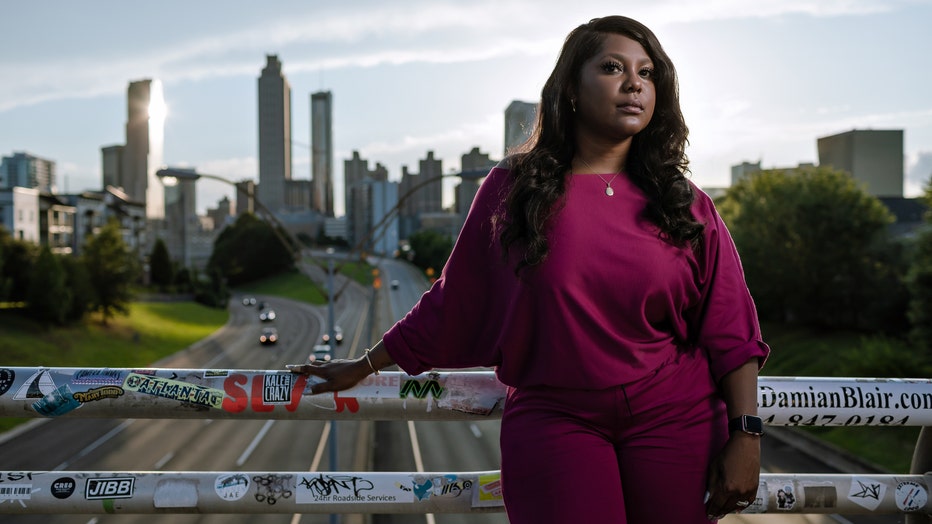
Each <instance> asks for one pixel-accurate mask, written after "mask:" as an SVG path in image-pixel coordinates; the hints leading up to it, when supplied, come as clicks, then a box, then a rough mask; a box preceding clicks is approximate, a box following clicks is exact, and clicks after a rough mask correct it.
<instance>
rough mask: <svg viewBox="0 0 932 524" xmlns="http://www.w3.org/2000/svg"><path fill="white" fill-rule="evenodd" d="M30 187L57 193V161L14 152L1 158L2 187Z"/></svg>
mask: <svg viewBox="0 0 932 524" xmlns="http://www.w3.org/2000/svg"><path fill="white" fill-rule="evenodd" d="M11 187H28V188H31V189H38V190H39V192H40V193H55V192H56V191H57V188H56V181H55V162H53V161H51V160H46V159H44V158H39V157H37V156H35V155H30V154H29V153H24V152H20V153H15V152H14V153H13V154H12V155H11V156H5V157H3V159H2V160H0V189H9V188H11Z"/></svg>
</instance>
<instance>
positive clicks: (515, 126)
mask: <svg viewBox="0 0 932 524" xmlns="http://www.w3.org/2000/svg"><path fill="white" fill-rule="evenodd" d="M536 125H537V104H532V103H531V102H521V101H519V100H515V101H513V102H512V103H510V104H508V107H507V108H505V155H508V154H509V153H510V152H511V150H512V149H515V148H517V147H519V146H521V145H523V144H524V143H525V142H527V139H528V138H530V136H531V133H533V132H534V126H536Z"/></svg>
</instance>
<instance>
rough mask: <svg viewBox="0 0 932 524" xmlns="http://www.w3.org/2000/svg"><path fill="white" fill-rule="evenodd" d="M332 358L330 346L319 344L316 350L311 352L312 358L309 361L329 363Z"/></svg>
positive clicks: (315, 347)
mask: <svg viewBox="0 0 932 524" xmlns="http://www.w3.org/2000/svg"><path fill="white" fill-rule="evenodd" d="M331 357H332V355H331V353H330V346H328V345H326V344H317V345H316V346H314V350H313V351H312V352H311V356H310V357H308V360H310V361H311V362H316V361H318V360H321V361H323V362H329V361H330V358H331Z"/></svg>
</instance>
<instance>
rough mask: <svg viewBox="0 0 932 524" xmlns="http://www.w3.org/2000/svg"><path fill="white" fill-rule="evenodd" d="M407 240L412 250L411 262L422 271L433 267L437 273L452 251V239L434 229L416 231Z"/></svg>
mask: <svg viewBox="0 0 932 524" xmlns="http://www.w3.org/2000/svg"><path fill="white" fill-rule="evenodd" d="M408 242H409V243H410V244H411V250H412V251H413V252H414V257H413V258H412V260H411V262H412V263H413V264H414V265H415V266H417V267H419V268H421V269H423V270H424V271H427V270H428V269H433V270H434V271H435V272H437V273H439V272H440V269H441V268H443V266H444V265H445V264H446V263H447V259H448V258H450V252H451V251H453V241H452V240H450V237H448V236H447V235H442V234H440V233H438V232H436V231H431V230H424V231H418V232H417V233H415V234H413V235H411V236H410V237H409V238H408Z"/></svg>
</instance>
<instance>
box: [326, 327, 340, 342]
mask: <svg viewBox="0 0 932 524" xmlns="http://www.w3.org/2000/svg"><path fill="white" fill-rule="evenodd" d="M333 337H334V340H335V341H336V343H337V344H338V345H339V344H342V343H343V328H341V327H340V326H333ZM321 338H322V339H323V341H324V344H327V343H328V342H330V333H324V336H323V337H321Z"/></svg>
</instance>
